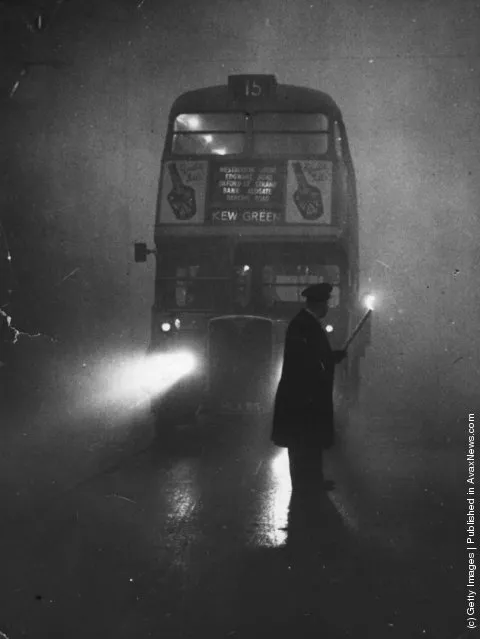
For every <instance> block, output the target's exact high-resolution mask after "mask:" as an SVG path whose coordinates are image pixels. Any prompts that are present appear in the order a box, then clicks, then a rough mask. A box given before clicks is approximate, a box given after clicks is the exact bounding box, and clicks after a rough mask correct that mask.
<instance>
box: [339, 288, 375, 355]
mask: <svg viewBox="0 0 480 639" xmlns="http://www.w3.org/2000/svg"><path fill="white" fill-rule="evenodd" d="M374 301H375V297H374V296H373V295H366V296H365V299H364V304H365V306H366V308H367V312H366V313H365V315H364V316H363V317H362V319H361V320H360V321H359V322H358V324H357V325H356V326H355V328H354V330H353V333H352V334H351V335H350V337H349V338H348V339H347V341H346V342H345V344H344V345H343V350H346V349H347V348H348V347H349V346H350V344H351V343H352V342H353V340H354V339H355V337H356V335H357V334H358V333H359V332H360V331H361V330H362V326H363V325H364V324H365V322H366V321H367V319H368V318H369V317H370V315H371V314H372V311H373V303H374Z"/></svg>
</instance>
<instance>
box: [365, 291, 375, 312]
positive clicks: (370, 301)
mask: <svg viewBox="0 0 480 639" xmlns="http://www.w3.org/2000/svg"><path fill="white" fill-rule="evenodd" d="M363 303H364V305H365V307H366V308H368V309H369V310H370V311H373V308H374V305H375V295H365V298H364V300H363Z"/></svg>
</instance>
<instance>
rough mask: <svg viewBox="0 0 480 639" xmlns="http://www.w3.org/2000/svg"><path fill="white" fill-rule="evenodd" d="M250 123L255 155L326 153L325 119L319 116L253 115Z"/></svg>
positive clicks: (325, 117) (320, 114)
mask: <svg viewBox="0 0 480 639" xmlns="http://www.w3.org/2000/svg"><path fill="white" fill-rule="evenodd" d="M252 120H253V149H254V153H255V154H259V155H261V154H266V155H273V156H279V157H287V156H290V155H324V154H325V153H326V152H327V151H328V118H327V116H326V115H324V114H322V113H257V114H255V115H254V116H253V118H252Z"/></svg>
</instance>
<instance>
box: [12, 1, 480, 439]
mask: <svg viewBox="0 0 480 639" xmlns="http://www.w3.org/2000/svg"><path fill="white" fill-rule="evenodd" d="M479 32H480V13H479V6H478V3H477V2H474V1H473V0H463V1H462V2H459V3H453V2H447V1H445V0H432V1H428V2H427V1H423V0H410V1H409V2H401V3H399V2H396V1H393V0H391V1H390V0H389V1H385V0H382V1H380V0H376V1H372V2H365V3H360V2H357V1H354V0H350V1H347V0H340V1H338V0H336V1H335V2H334V1H331V2H311V1H310V2H307V1H305V2H303V1H299V2H276V1H273V0H271V1H269V2H265V1H264V2H262V1H261V0H258V1H256V2H254V1H251V2H250V1H248V0H245V1H234V0H231V1H225V0H218V1H217V2H214V1H211V0H204V1H202V2H195V3H193V2H191V1H186V0H176V1H175V2H170V1H168V2H162V3H158V2H152V1H149V0H146V1H144V2H137V1H133V0H132V1H128V0H123V1H122V2H119V1H117V2H113V1H110V2H102V3H97V2H69V3H64V5H63V6H62V7H61V9H59V11H58V12H57V14H56V15H55V20H54V22H52V24H51V26H50V27H49V29H47V30H46V31H45V32H44V33H39V34H37V35H35V37H32V38H30V40H29V41H28V51H27V53H25V50H23V51H20V52H16V53H15V55H16V56H17V59H16V60H17V61H16V62H15V64H14V65H13V66H12V69H11V70H10V71H11V72H12V73H13V75H15V74H14V71H15V70H16V72H17V74H18V78H19V79H20V83H19V85H18V88H17V89H16V90H15V92H14V93H13V95H12V96H11V97H10V98H8V99H5V98H4V99H3V100H2V103H1V112H2V119H3V123H2V128H3V129H4V131H3V135H4V138H5V139H6V144H5V145H4V148H3V162H4V168H3V172H2V173H3V177H2V179H3V187H2V191H1V194H0V198H1V208H2V219H3V220H4V225H5V227H6V230H7V233H8V235H9V238H10V244H11V251H12V254H13V257H14V265H15V269H16V275H17V278H18V293H17V313H18V315H17V317H16V321H17V322H18V323H19V325H20V328H21V329H22V330H24V331H30V332H32V333H37V332H42V333H44V334H46V335H47V336H51V337H52V338H54V339H55V340H56V342H55V344H56V348H57V350H58V351H59V352H61V353H68V354H69V357H70V355H71V356H72V357H73V360H74V361H75V362H76V363H75V366H77V365H78V366H81V365H83V364H85V365H86V366H89V365H92V366H94V365H95V358H98V357H101V356H103V355H107V356H109V357H111V358H114V357H116V356H117V354H120V353H128V352H129V351H131V352H134V351H136V350H141V349H142V348H143V347H144V346H145V345H146V344H147V342H148V332H149V326H150V306H151V304H152V301H153V272H154V259H153V258H150V259H149V262H148V264H147V265H142V264H135V263H134V262H133V242H134V241H135V240H145V241H147V242H148V243H149V244H150V245H152V244H153V221H154V212H155V201H156V195H157V180H158V174H159V168H160V158H161V152H162V146H163V142H164V134H165V130H166V124H167V114H168V110H169V107H170V105H171V103H172V101H173V100H174V99H175V98H176V97H177V96H178V95H179V94H180V93H182V92H183V91H186V90H189V89H192V88H200V87H202V86H208V85H211V84H217V83H224V82H226V78H227V75H228V74H231V73H248V72H252V73H274V74H276V76H277V79H278V81H279V82H284V83H290V84H297V85H304V86H308V87H312V88H318V89H321V90H323V91H326V92H327V93H329V94H331V95H332V97H333V98H334V99H335V100H336V102H337V103H338V104H339V106H340V108H341V109H342V111H343V114H344V118H345V121H346V125H347V131H348V134H349V139H350V144H351V148H352V152H353V158H354V163H355V168H356V172H357V179H358V191H359V201H360V257H361V269H362V290H363V291H367V290H372V291H373V292H374V293H375V294H376V295H377V297H378V308H377V309H376V310H375V314H374V319H373V330H372V346H371V348H370V350H369V353H368V355H367V358H366V361H365V362H364V365H363V372H364V379H365V388H364V392H363V402H364V405H366V406H367V407H368V411H373V412H374V408H373V404H374V402H376V401H377V400H378V398H379V397H380V396H381V397H382V405H381V407H380V408H381V414H382V415H383V417H385V415H387V414H388V411H392V412H396V413H397V414H398V411H400V410H403V409H408V411H407V412H408V417H406V419H409V420H412V419H414V420H415V421H416V422H418V423H419V424H422V425H423V426H425V427H426V428H429V429H430V430H431V429H433V431H435V429H436V428H441V431H442V433H443V434H445V433H447V432H449V431H450V430H453V429H454V428H455V427H457V428H460V427H461V426H460V425H461V420H462V419H463V418H464V415H465V413H466V412H468V411H473V410H474V406H473V403H474V401H475V399H476V398H475V394H476V393H475V389H476V388H477V387H478V379H479V376H478V372H479V371H478V354H479V353H478V350H479V346H478V344H479V343H480V340H479V337H480V335H479V328H478V325H479V311H478V309H479V303H480V293H479V287H478V282H479V279H480V265H479V253H478V237H479V236H480V234H479V231H480V223H479V219H478V201H479V197H480V187H479V183H480V182H479V169H480V157H479V154H478V139H479V133H480V130H479V129H480V121H479V115H478V103H479V98H480V89H479V87H480V82H479V75H480V68H479V58H478V56H479V50H478V47H479V44H478V42H479V41H478V33H479ZM25 55H27V57H28V59H30V60H32V59H33V60H38V61H42V60H43V61H48V60H50V61H52V60H55V61H58V62H60V64H56V65H52V64H48V63H47V64H43V65H40V66H39V65H33V66H30V67H29V69H28V73H27V74H26V75H22V76H21V77H20V75H19V74H20V71H21V69H22V65H21V64H20V62H21V59H22V57H23V58H25ZM10 71H9V72H10ZM18 78H17V79H18ZM5 84H7V82H6V81H5ZM73 365H74V364H73V363H72V366H73ZM445 411H447V412H445ZM441 416H443V417H444V420H443V422H442V425H441V426H440V420H439V418H440V417H441ZM447 421H448V423H447Z"/></svg>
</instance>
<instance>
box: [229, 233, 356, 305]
mask: <svg viewBox="0 0 480 639" xmlns="http://www.w3.org/2000/svg"><path fill="white" fill-rule="evenodd" d="M335 253H336V251H332V250H331V249H328V248H327V247H325V248H323V249H322V248H321V247H319V246H318V245H314V244H308V243H306V244H304V243H301V244H297V243H292V242H278V243H276V242H275V243H273V242H272V243H268V244H264V243H262V244H261V245H260V244H255V243H251V244H249V243H245V244H239V245H238V247H237V250H236V255H235V271H236V281H237V287H236V291H237V299H236V300H234V301H235V302H236V303H237V304H238V303H240V305H241V306H244V307H247V306H248V305H249V304H253V305H254V306H255V307H257V308H259V307H260V308H263V309H264V310H267V311H275V310H280V311H281V310H282V309H283V310H287V311H289V310H291V308H292V306H298V304H299V303H301V302H304V298H303V297H302V296H301V292H302V291H303V289H304V288H306V287H307V286H310V285H311V284H318V283H321V282H328V283H330V284H332V286H333V291H332V295H331V298H330V302H329V304H330V307H331V308H336V307H338V306H339V305H340V301H341V300H340V297H341V294H340V291H341V264H342V262H343V260H342V259H341V256H340V255H336V254H335ZM240 283H242V286H241V287H240V285H239V284H240ZM255 296H256V298H257V299H254V298H255Z"/></svg>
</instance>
